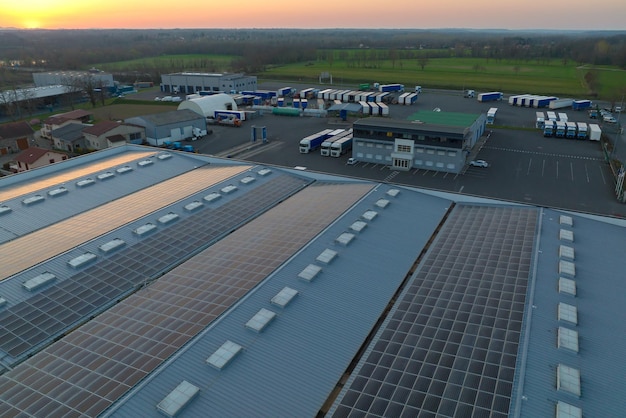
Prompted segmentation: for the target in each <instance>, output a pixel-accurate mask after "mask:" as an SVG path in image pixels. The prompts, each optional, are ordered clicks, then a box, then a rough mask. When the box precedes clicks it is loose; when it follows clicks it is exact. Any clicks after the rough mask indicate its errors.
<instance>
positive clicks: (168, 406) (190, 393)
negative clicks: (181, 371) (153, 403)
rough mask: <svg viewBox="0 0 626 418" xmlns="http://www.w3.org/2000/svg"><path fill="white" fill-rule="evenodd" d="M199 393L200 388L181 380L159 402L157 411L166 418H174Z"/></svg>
mask: <svg viewBox="0 0 626 418" xmlns="http://www.w3.org/2000/svg"><path fill="white" fill-rule="evenodd" d="M198 392H200V388H199V387H197V386H196V385H193V384H191V383H189V382H187V381H186V380H183V381H182V382H180V383H179V384H178V386H176V387H175V388H174V390H172V391H171V392H170V393H169V394H168V395H167V396H166V397H165V398H163V400H161V402H159V403H158V405H157V409H158V410H159V411H160V412H162V413H163V414H165V415H166V416H168V417H175V416H176V415H178V413H179V412H180V411H181V410H182V409H183V408H184V407H185V406H186V405H187V404H188V403H189V402H191V400H192V399H193V398H194V397H195V396H196V395H197V394H198Z"/></svg>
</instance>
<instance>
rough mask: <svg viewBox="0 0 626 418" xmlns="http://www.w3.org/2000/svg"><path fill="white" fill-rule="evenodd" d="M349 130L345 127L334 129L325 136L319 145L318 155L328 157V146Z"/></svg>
mask: <svg viewBox="0 0 626 418" xmlns="http://www.w3.org/2000/svg"><path fill="white" fill-rule="evenodd" d="M351 131H352V130H350V132H351ZM350 132H348V131H346V130H345V129H335V130H334V131H333V132H331V133H330V136H329V137H328V138H326V139H325V140H324V142H322V145H320V155H321V156H322V157H328V156H329V155H330V146H331V145H332V144H333V142H335V141H338V140H340V139H341V138H343V137H344V136H346V135H348V134H349V133H350Z"/></svg>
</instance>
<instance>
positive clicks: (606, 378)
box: [512, 209, 626, 418]
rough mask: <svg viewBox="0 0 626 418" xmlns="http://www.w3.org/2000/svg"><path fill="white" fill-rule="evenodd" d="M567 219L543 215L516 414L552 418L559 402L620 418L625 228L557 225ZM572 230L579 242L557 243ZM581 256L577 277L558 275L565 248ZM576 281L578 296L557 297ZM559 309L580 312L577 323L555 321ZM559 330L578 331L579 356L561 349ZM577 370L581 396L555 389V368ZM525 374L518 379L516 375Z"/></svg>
mask: <svg viewBox="0 0 626 418" xmlns="http://www.w3.org/2000/svg"><path fill="white" fill-rule="evenodd" d="M561 214H562V213H560V212H557V211H554V210H548V209H545V210H543V221H542V224H541V231H540V248H539V252H538V254H537V255H536V257H537V270H536V275H535V281H534V293H533V295H532V302H531V306H530V307H529V309H530V323H527V324H526V328H527V332H528V335H527V337H528V338H529V342H528V348H527V353H526V360H525V361H526V367H525V368H524V369H523V370H519V371H518V376H517V379H516V389H517V390H516V399H515V404H514V405H515V407H516V408H515V409H514V410H512V411H513V412H514V413H515V414H514V416H521V417H529V418H532V417H546V416H553V415H554V411H555V407H556V404H557V402H559V401H561V402H565V403H568V404H570V405H573V406H575V407H578V408H581V409H582V412H583V416H587V417H617V416H623V415H624V411H626V386H625V385H624V376H626V365H625V363H624V355H625V353H626V313H625V312H626V311H625V310H624V295H626V281H625V280H624V274H623V272H625V271H626V258H625V257H624V249H625V248H626V231H625V230H624V228H623V227H618V226H615V225H611V224H608V223H606V222H602V221H599V220H592V219H587V218H585V217H581V216H577V215H573V214H569V215H570V216H571V217H572V219H573V225H572V226H569V225H563V224H561V223H560V222H559V219H560V215H561ZM562 228H565V229H568V230H571V231H573V232H574V236H575V238H576V239H575V241H574V242H569V241H562V240H559V231H560V230H561V229H562ZM563 244H566V245H568V246H571V247H573V248H574V249H575V251H576V260H575V261H574V262H575V264H576V276H575V277H572V276H568V275H563V274H561V275H559V272H558V264H559V263H558V261H559V248H560V245H563ZM560 277H562V278H567V279H570V280H573V281H574V282H575V284H576V295H571V294H568V293H565V292H561V293H559V288H558V282H559V278H560ZM559 303H566V304H569V305H572V306H575V307H576V308H577V312H578V324H572V323H569V322H565V321H558V319H557V312H558V305H559ZM559 327H565V328H567V329H571V330H574V331H577V332H578V336H579V351H578V352H576V351H573V350H570V349H567V348H558V346H557V334H558V329H559ZM559 364H562V365H564V366H567V367H573V368H576V369H579V370H580V380H581V395H580V397H577V396H575V395H573V394H571V393H569V392H566V391H563V390H557V387H556V381H557V375H556V373H557V366H558V365H559ZM519 372H521V373H519Z"/></svg>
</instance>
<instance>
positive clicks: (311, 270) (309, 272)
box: [298, 264, 322, 282]
mask: <svg viewBox="0 0 626 418" xmlns="http://www.w3.org/2000/svg"><path fill="white" fill-rule="evenodd" d="M320 271H322V268H321V267H320V266H316V265H315V264H309V265H308V266H306V267H305V268H304V270H302V271H301V272H300V273H299V274H298V277H299V278H301V279H304V280H306V281H307V282H310V281H311V280H313V279H314V278H315V276H317V275H318V274H319V273H320Z"/></svg>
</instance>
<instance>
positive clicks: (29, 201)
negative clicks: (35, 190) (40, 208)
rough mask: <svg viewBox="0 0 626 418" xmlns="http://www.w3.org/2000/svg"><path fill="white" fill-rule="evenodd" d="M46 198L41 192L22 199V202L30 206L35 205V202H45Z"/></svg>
mask: <svg viewBox="0 0 626 418" xmlns="http://www.w3.org/2000/svg"><path fill="white" fill-rule="evenodd" d="M45 199H46V198H45V197H43V196H42V195H40V194H36V195H34V196H31V197H27V198H26V199H24V200H22V203H23V204H25V205H26V206H30V205H34V204H35V203H39V202H43V201H44V200H45Z"/></svg>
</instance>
